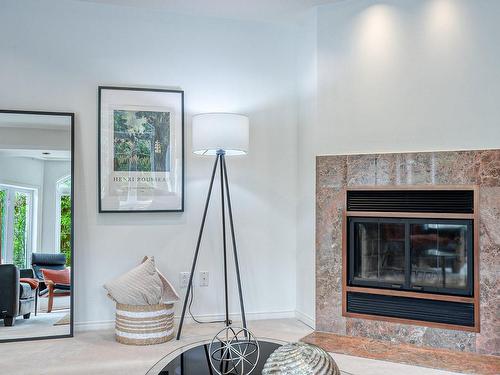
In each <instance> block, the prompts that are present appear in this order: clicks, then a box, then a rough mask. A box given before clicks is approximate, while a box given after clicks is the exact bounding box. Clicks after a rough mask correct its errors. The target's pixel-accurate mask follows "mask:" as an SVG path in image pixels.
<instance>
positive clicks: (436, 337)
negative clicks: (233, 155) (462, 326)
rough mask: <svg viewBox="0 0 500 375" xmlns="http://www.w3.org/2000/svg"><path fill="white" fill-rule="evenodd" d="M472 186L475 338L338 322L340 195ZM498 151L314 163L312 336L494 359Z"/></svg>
mask: <svg viewBox="0 0 500 375" xmlns="http://www.w3.org/2000/svg"><path fill="white" fill-rule="evenodd" d="M362 185H367V186H369V185H372V186H373V185H386V186H398V185H426V186H428V185H478V187H479V209H480V216H479V220H480V227H479V233H480V234H479V258H480V261H479V280H480V324H481V331H480V333H474V332H466V331H459V330H448V329H441V328H430V327H423V326H416V325H410V324H399V323H393V322H385V321H377V320H367V319H358V318H347V317H343V316H342V216H343V212H344V209H345V196H344V194H345V189H346V187H349V186H362ZM499 273H500V150H483V151H445V152H422V153H394V154H370V155H334V156H318V157H317V158H316V329H317V330H318V331H324V332H333V333H336V334H340V335H347V336H360V337H368V338H375V339H382V340H388V341H391V342H396V343H398V342H401V343H409V344H415V345H420V346H429V347H436V348H446V349H453V350H460V351H468V352H476V353H482V354H495V355H500V280H499V277H498V276H499Z"/></svg>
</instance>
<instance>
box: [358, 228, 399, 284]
mask: <svg viewBox="0 0 500 375" xmlns="http://www.w3.org/2000/svg"><path fill="white" fill-rule="evenodd" d="M353 229H354V230H353V237H354V238H353V240H354V248H355V249H356V251H354V253H353V255H354V262H353V263H352V267H353V274H352V275H353V280H354V281H355V282H356V283H357V284H359V285H372V284H374V283H375V284H377V285H387V286H389V287H395V288H400V287H402V286H403V284H404V282H405V268H406V262H405V224H404V223H401V222H398V221H390V220H384V221H382V220H377V221H373V220H372V219H366V220H363V219H359V220H358V221H356V222H355V223H353Z"/></svg>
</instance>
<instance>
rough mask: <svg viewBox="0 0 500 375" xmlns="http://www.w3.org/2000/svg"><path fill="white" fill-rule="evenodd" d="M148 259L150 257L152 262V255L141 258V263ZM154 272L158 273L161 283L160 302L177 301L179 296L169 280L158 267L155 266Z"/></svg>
mask: <svg viewBox="0 0 500 375" xmlns="http://www.w3.org/2000/svg"><path fill="white" fill-rule="evenodd" d="M148 259H151V260H152V261H153V262H154V257H147V256H145V257H144V259H143V260H142V263H144V262H145V261H146V260H148ZM156 272H157V273H158V276H159V277H160V280H161V283H162V284H163V292H162V298H161V301H162V303H172V302H176V301H178V300H179V299H180V297H179V295H178V294H177V292H176V291H175V289H174V287H173V285H172V284H170V281H168V280H167V278H166V277H165V276H163V274H162V273H161V272H160V270H159V269H158V268H156Z"/></svg>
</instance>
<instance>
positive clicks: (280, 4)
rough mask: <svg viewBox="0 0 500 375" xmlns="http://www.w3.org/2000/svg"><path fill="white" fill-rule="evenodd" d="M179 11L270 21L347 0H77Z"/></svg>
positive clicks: (200, 14)
mask: <svg viewBox="0 0 500 375" xmlns="http://www.w3.org/2000/svg"><path fill="white" fill-rule="evenodd" d="M78 1H84V2H92V3H102V4H114V5H124V6H133V7H141V8H150V9H163V10H167V11H171V12H176V13H184V14H193V15H199V16H211V17H222V18H235V19H242V18H243V19H256V20H269V19H276V18H282V17H289V16H293V15H295V14H298V13H300V12H303V11H305V10H307V9H309V8H311V7H313V6H316V5H321V4H327V3H335V2H339V1H345V0H78Z"/></svg>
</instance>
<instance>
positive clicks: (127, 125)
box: [113, 110, 170, 172]
mask: <svg viewBox="0 0 500 375" xmlns="http://www.w3.org/2000/svg"><path fill="white" fill-rule="evenodd" d="M113 122H114V124H113V138H114V170H115V171H117V172H129V171H137V172H166V171H168V170H170V161H169V160H170V159H169V158H170V156H169V152H170V148H169V146H170V112H154V111H124V110H115V111H113Z"/></svg>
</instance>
